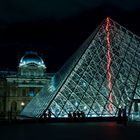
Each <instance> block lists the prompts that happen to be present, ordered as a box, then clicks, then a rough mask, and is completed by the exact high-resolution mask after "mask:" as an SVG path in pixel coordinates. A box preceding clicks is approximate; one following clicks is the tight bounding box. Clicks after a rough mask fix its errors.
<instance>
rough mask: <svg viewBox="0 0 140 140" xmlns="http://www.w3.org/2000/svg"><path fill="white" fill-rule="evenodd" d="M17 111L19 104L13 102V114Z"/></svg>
mask: <svg viewBox="0 0 140 140" xmlns="http://www.w3.org/2000/svg"><path fill="white" fill-rule="evenodd" d="M16 111H17V102H16V101H12V103H11V112H16Z"/></svg>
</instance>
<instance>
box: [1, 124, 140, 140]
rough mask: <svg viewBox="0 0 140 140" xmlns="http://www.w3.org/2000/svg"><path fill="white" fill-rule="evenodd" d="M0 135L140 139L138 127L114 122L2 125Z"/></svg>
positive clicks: (51, 139) (36, 138) (38, 139)
mask: <svg viewBox="0 0 140 140" xmlns="http://www.w3.org/2000/svg"><path fill="white" fill-rule="evenodd" d="M0 135H1V138H2V139H4V140H5V139H6V140H7V139H14V140H27V139H33V140H41V139H48V140H57V139H61V140H62V139H67V140H74V139H77V140H79V139H80V140H87V139H90V140H91V139H94V140H95V139H98V140H103V139H112V140H118V139H119V140H124V139H127V140H132V139H133V138H138V137H140V126H139V125H136V124H128V125H127V126H124V125H123V124H117V123H116V122H79V123H76V122H70V123H66V122H61V123H23V124H22V123H21V124H5V125H4V124H3V125H0Z"/></svg>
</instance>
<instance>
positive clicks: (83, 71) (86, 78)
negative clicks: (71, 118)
mask: <svg viewBox="0 0 140 140" xmlns="http://www.w3.org/2000/svg"><path fill="white" fill-rule="evenodd" d="M54 79H55V80H54V82H55V83H57V84H56V86H55V85H54V91H52V92H49V91H48V89H47V85H46V86H45V87H44V88H43V89H42V91H41V93H39V95H38V96H35V97H34V99H33V100H32V101H31V102H30V103H29V105H27V107H25V109H24V110H23V112H22V113H21V114H22V115H27V116H33V117H39V116H40V115H41V112H43V111H44V110H51V112H52V114H53V116H55V117H68V113H73V112H75V111H82V112H84V113H85V115H86V116H87V117H108V116H109V117H113V116H117V113H118V109H119V108H120V107H121V108H123V107H125V106H126V107H127V112H128V110H129V109H130V106H131V102H132V100H133V99H134V98H140V38H139V37H138V36H136V35H135V34H133V33H132V32H130V31H128V30H127V29H126V28H124V27H122V26H121V25H119V24H118V23H116V22H115V21H113V20H111V19H110V18H107V19H105V20H104V21H103V22H102V24H101V25H100V26H99V27H98V28H97V29H96V30H95V31H94V33H93V34H91V36H90V37H89V38H88V39H87V40H86V41H85V43H84V44H83V45H82V46H81V47H80V48H79V49H78V50H77V51H76V53H75V54H74V55H73V56H72V57H71V58H70V59H69V60H68V62H67V63H66V64H65V65H64V66H63V67H62V69H60V71H58V72H57V73H56V75H55V76H54ZM48 92H49V94H47V96H46V93H48ZM37 99H38V101H39V102H35V101H36V100H37ZM41 99H42V100H41ZM40 101H41V102H40ZM37 104H40V106H39V105H37ZM31 110H32V114H31V113H30V112H31ZM129 112H130V111H129ZM39 113H40V114H39Z"/></svg>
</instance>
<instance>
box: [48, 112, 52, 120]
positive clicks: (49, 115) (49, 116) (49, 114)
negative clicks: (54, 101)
mask: <svg viewBox="0 0 140 140" xmlns="http://www.w3.org/2000/svg"><path fill="white" fill-rule="evenodd" d="M51 114H52V113H51V111H50V110H48V118H49V119H50V118H51Z"/></svg>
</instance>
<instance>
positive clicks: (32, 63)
mask: <svg viewBox="0 0 140 140" xmlns="http://www.w3.org/2000/svg"><path fill="white" fill-rule="evenodd" d="M51 77H52V74H48V73H46V66H45V64H44V61H43V60H42V58H41V57H40V56H39V55H38V54H37V53H36V52H32V51H31V52H26V53H25V55H24V56H23V57H22V58H21V59H20V62H19V64H18V70H17V71H0V113H1V116H8V113H9V112H11V113H12V116H18V115H19V114H20V112H21V111H22V110H23V108H24V107H25V106H26V105H27V104H28V103H29V102H30V100H31V99H32V98H33V97H34V96H36V95H37V94H38V93H39V91H40V90H41V89H42V87H43V86H44V85H46V84H48V83H49V81H50V79H51Z"/></svg>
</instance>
